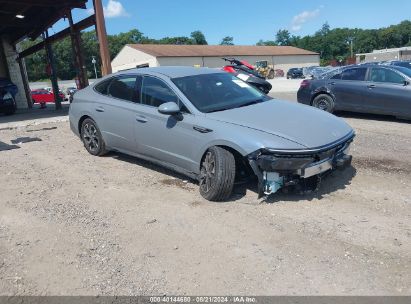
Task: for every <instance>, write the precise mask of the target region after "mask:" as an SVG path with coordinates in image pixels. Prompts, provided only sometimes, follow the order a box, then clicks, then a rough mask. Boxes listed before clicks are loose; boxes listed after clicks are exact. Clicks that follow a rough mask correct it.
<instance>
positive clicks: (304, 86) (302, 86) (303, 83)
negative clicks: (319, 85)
mask: <svg viewBox="0 0 411 304" xmlns="http://www.w3.org/2000/svg"><path fill="white" fill-rule="evenodd" d="M309 86H310V81H309V80H307V79H304V80H303V81H301V84H300V88H307V87H309Z"/></svg>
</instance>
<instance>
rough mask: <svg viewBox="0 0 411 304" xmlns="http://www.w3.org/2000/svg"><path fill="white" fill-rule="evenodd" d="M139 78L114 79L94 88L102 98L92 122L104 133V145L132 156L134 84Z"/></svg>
mask: <svg viewBox="0 0 411 304" xmlns="http://www.w3.org/2000/svg"><path fill="white" fill-rule="evenodd" d="M139 77H140V76H137V75H122V76H117V77H113V78H111V79H109V80H107V81H105V82H102V83H100V84H99V85H97V86H96V88H95V90H96V91H97V92H99V93H100V94H101V96H100V98H99V100H98V101H96V103H95V104H94V109H93V111H94V115H93V118H94V119H95V120H96V122H97V125H98V126H99V128H100V131H101V132H102V133H103V137H104V140H105V141H106V144H107V145H108V146H109V147H110V148H112V149H116V150H119V151H124V152H135V151H136V143H135V140H134V122H135V120H134V116H135V111H136V107H137V104H136V103H137V102H138V99H137V98H138V94H137V90H136V82H137V80H138V79H139Z"/></svg>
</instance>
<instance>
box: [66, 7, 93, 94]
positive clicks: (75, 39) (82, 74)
mask: <svg viewBox="0 0 411 304" xmlns="http://www.w3.org/2000/svg"><path fill="white" fill-rule="evenodd" d="M67 18H68V21H69V24H70V36H71V44H72V46H73V57H74V64H75V67H76V72H77V78H78V81H79V86H80V87H79V89H84V88H85V87H87V86H88V78H87V71H86V65H85V64H84V57H83V52H82V51H81V36H80V31H78V30H77V29H76V27H75V26H74V23H73V17H72V15H71V11H68V12H67Z"/></svg>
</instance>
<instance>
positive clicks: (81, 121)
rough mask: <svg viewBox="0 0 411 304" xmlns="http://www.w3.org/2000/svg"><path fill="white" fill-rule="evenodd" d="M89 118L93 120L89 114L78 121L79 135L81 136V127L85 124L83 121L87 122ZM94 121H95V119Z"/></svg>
mask: <svg viewBox="0 0 411 304" xmlns="http://www.w3.org/2000/svg"><path fill="white" fill-rule="evenodd" d="M87 118H90V119H93V118H92V117H91V116H90V115H88V114H84V115H82V116H81V117H80V119H79V120H78V125H77V128H78V133H79V134H81V125H82V124H83V121H85V120H86V119H87ZM93 120H94V119H93Z"/></svg>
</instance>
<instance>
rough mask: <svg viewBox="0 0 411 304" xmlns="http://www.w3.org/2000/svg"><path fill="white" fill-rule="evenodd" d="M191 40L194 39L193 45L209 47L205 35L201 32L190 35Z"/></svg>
mask: <svg viewBox="0 0 411 304" xmlns="http://www.w3.org/2000/svg"><path fill="white" fill-rule="evenodd" d="M190 37H191V39H193V41H194V43H193V44H200V45H207V44H208V43H207V40H206V38H205V36H204V34H203V33H202V32H201V31H194V32H192V33H191V35H190Z"/></svg>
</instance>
